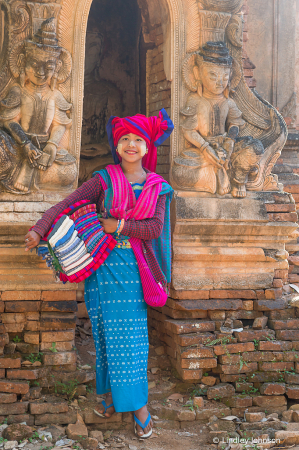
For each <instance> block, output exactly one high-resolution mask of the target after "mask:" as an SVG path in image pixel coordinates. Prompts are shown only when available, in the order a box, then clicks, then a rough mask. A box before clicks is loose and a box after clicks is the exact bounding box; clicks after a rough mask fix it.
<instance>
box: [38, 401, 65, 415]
mask: <svg viewBox="0 0 299 450" xmlns="http://www.w3.org/2000/svg"><path fill="white" fill-rule="evenodd" d="M68 410H69V407H68V404H67V403H63V402H59V403H30V413H31V414H57V413H67V412H68Z"/></svg>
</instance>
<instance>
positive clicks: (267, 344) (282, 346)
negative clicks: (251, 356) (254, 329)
mask: <svg viewBox="0 0 299 450" xmlns="http://www.w3.org/2000/svg"><path fill="white" fill-rule="evenodd" d="M258 349H259V350H266V351H267V350H268V351H277V352H279V351H288V350H292V343H291V342H286V341H260V342H259V344H258Z"/></svg>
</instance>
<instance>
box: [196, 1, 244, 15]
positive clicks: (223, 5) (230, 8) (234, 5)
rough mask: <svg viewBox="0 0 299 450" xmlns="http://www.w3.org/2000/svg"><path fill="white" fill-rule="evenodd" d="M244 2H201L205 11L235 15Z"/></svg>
mask: <svg viewBox="0 0 299 450" xmlns="http://www.w3.org/2000/svg"><path fill="white" fill-rule="evenodd" d="M243 1H244V0H200V3H201V4H202V6H203V7H204V9H209V10H212V11H223V12H228V13H231V14H234V13H236V12H238V11H240V9H241V7H242V6H243Z"/></svg>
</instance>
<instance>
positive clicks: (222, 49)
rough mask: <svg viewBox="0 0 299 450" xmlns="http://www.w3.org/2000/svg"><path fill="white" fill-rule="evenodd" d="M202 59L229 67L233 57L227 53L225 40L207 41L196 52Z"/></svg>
mask: <svg viewBox="0 0 299 450" xmlns="http://www.w3.org/2000/svg"><path fill="white" fill-rule="evenodd" d="M198 54H199V55H200V56H202V57H203V60H204V61H206V62H209V63H212V64H217V65H221V66H228V67H231V66H232V64H233V58H232V57H231V56H230V54H229V50H228V48H227V46H226V45H225V42H221V41H218V42H207V43H206V44H205V45H204V46H203V47H202V49H201V50H200V51H199V52H198Z"/></svg>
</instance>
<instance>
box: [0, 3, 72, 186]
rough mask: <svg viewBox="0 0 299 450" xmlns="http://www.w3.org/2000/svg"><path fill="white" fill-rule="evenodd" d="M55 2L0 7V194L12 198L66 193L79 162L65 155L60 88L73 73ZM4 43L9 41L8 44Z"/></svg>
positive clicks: (66, 116)
mask: <svg viewBox="0 0 299 450" xmlns="http://www.w3.org/2000/svg"><path fill="white" fill-rule="evenodd" d="M59 3H60V1H57V2H55V3H54V2H46V1H43V2H33V1H31V2H24V1H11V2H8V6H7V9H6V10H5V8H4V7H3V5H2V8H1V11H2V15H3V13H4V15H5V14H6V18H7V22H6V23H7V29H6V30H5V33H4V36H3V37H2V39H1V42H2V44H1V47H2V51H1V54H0V56H1V55H2V54H3V52H6V56H5V58H3V57H1V60H0V62H1V64H2V65H1V67H0V162H1V165H0V189H1V190H2V191H8V192H11V193H14V194H27V193H29V192H31V191H34V190H39V189H41V190H53V191H55V190H61V189H66V190H68V189H70V188H71V187H72V186H74V183H75V182H76V180H77V162H76V159H75V158H74V157H73V156H72V155H71V154H70V153H69V151H68V146H69V142H68V141H69V130H70V128H71V126H72V119H71V109H72V104H71V103H69V102H68V101H67V99H66V98H65V97H64V95H63V94H62V92H61V91H60V86H61V85H63V83H65V81H66V80H67V79H68V78H69V77H70V75H71V72H72V57H71V54H70V53H69V52H68V51H67V50H66V49H65V48H63V47H61V46H60V45H59V42H58V39H57V31H56V30H57V17H58V12H59V9H60V5H59ZM7 41H8V42H7Z"/></svg>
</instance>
